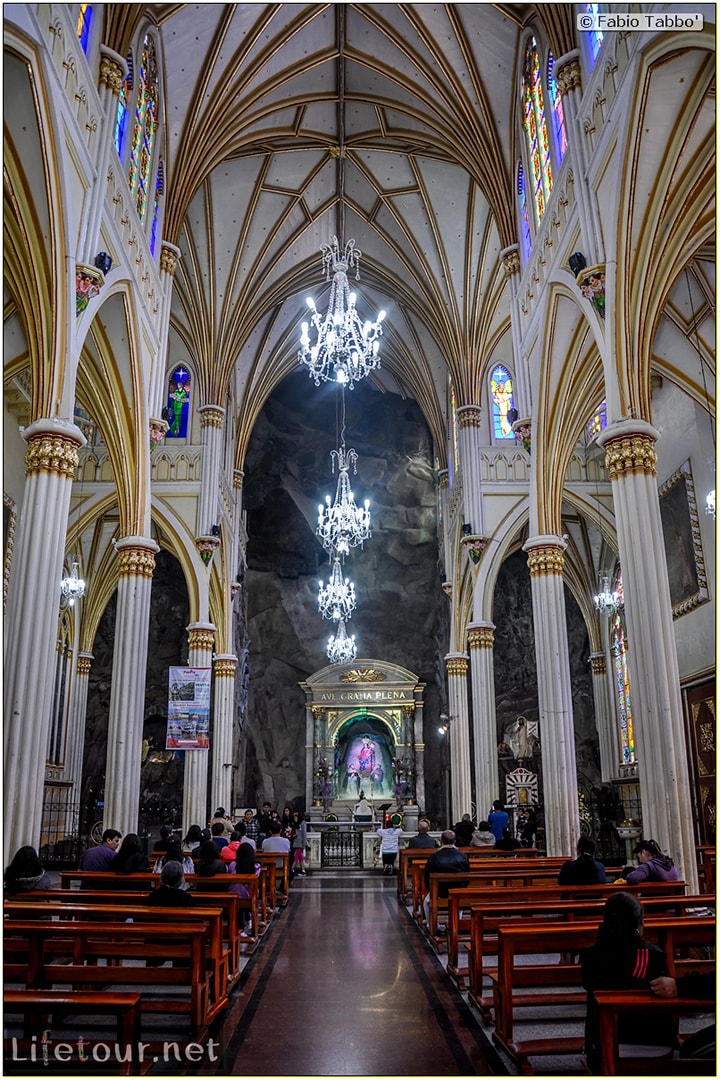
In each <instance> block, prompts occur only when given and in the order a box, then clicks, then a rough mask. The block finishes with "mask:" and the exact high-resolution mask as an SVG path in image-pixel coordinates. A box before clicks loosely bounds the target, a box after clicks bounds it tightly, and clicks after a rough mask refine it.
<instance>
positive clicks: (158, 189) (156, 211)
mask: <svg viewBox="0 0 720 1080" xmlns="http://www.w3.org/2000/svg"><path fill="white" fill-rule="evenodd" d="M163 177H164V173H163V165H162V161H161V162H160V167H159V168H158V171H157V176H156V178H155V199H154V202H153V219H152V229H151V230H150V254H151V255H152V257H153V259H154V258H155V242H156V240H157V227H158V221H159V220H160V196H161V195H162V193H163V188H164V183H165V182H164V178H163ZM229 415H230V413H228V416H229Z"/></svg>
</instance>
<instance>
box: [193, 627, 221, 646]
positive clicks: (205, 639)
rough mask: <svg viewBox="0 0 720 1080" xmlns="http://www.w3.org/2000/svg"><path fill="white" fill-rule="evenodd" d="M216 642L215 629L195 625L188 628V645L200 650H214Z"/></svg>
mask: <svg viewBox="0 0 720 1080" xmlns="http://www.w3.org/2000/svg"><path fill="white" fill-rule="evenodd" d="M214 644H215V630H214V629H212V630H210V629H209V628H208V627H195V628H193V629H190V630H188V646H189V647H190V649H197V650H198V652H212V650H213V645H214Z"/></svg>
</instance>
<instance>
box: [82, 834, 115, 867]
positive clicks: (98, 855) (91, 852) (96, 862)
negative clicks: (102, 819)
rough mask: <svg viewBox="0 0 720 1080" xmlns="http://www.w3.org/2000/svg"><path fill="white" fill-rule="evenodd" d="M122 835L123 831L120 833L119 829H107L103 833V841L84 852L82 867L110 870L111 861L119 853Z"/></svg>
mask: <svg viewBox="0 0 720 1080" xmlns="http://www.w3.org/2000/svg"><path fill="white" fill-rule="evenodd" d="M121 837H122V833H119V832H118V831H117V829H106V830H105V832H104V833H103V834H102V842H101V843H100V844H96V845H95V847H91V848H88V849H87V851H85V852H83V854H82V857H81V859H80V869H81V870H108V869H109V867H110V863H111V862H112V861H113V859H114V858H115V855H116V854H117V850H118V846H119V844H120V838H121Z"/></svg>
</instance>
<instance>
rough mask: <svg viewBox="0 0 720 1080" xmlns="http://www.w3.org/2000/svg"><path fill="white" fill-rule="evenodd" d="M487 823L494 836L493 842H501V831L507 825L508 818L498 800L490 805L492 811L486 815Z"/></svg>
mask: <svg viewBox="0 0 720 1080" xmlns="http://www.w3.org/2000/svg"><path fill="white" fill-rule="evenodd" d="M488 823H489V825H490V829H491V830H492V832H493V833H494V834H495V840H496V841H497V840H502V836H503V829H505V828H507V826H508V825H509V823H510V818H509V817H508V815H507V814H506V813H505V811H504V810H503V804H502V803H501V802H500V800H499V799H496V800H495V802H494V803H493V804H492V810H491V811H490V813H489V814H488Z"/></svg>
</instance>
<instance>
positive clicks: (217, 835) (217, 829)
mask: <svg viewBox="0 0 720 1080" xmlns="http://www.w3.org/2000/svg"><path fill="white" fill-rule="evenodd" d="M210 832H211V834H212V842H213V844H214V845H215V847H216V848H217V850H218V851H222V849H223V848H224V847H225V845H226V844H227V840H226V839H225V826H224V825H223V823H222V822H221V821H216V822H215V824H214V825H211V826H210ZM230 832H232V829H231V830H230Z"/></svg>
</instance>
